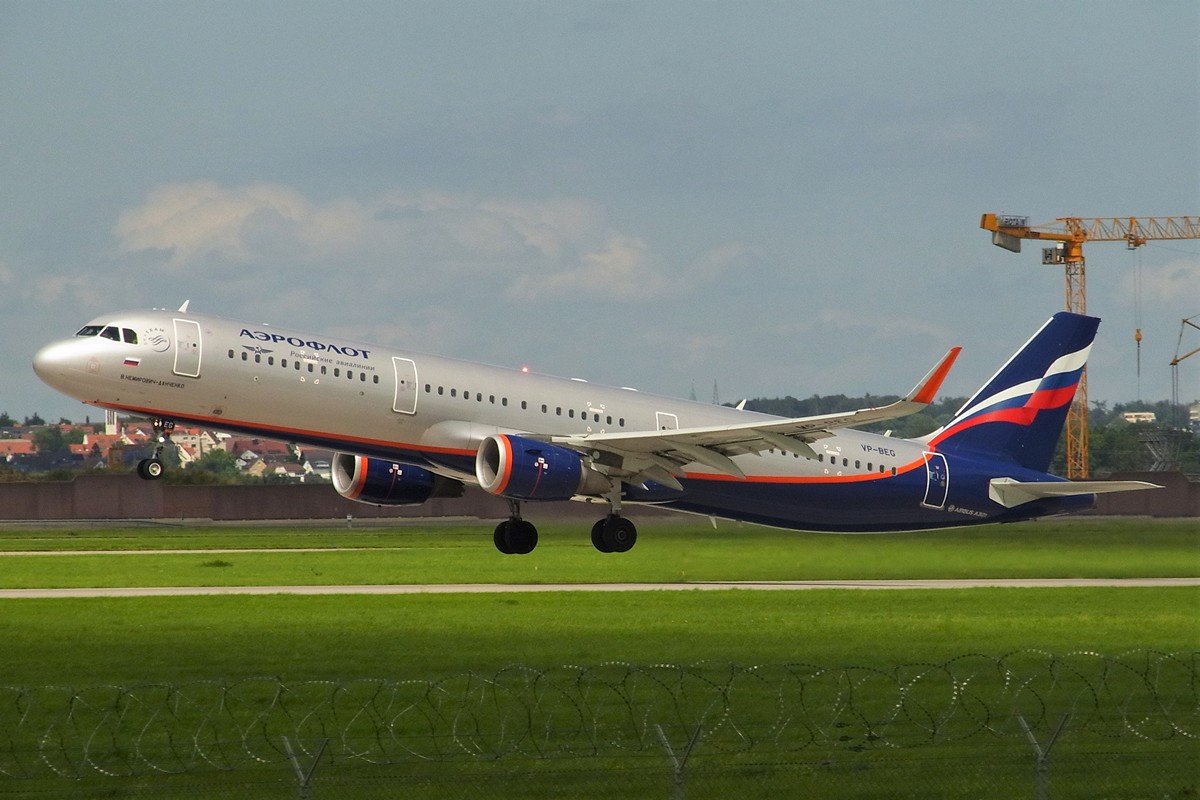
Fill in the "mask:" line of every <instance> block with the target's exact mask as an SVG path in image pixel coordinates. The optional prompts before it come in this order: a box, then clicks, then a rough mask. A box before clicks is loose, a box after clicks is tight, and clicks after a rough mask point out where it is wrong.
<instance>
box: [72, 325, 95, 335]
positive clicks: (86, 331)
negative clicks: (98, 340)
mask: <svg viewBox="0 0 1200 800" xmlns="http://www.w3.org/2000/svg"><path fill="white" fill-rule="evenodd" d="M100 328H101V326H100V325H84V326H83V327H82V328H80V329H79V333H77V334H75V335H76V336H96V335H98V334H99V333H100Z"/></svg>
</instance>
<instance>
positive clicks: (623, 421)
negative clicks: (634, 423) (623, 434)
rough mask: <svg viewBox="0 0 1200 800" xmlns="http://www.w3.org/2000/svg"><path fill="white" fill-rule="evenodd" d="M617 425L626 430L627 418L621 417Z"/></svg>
mask: <svg viewBox="0 0 1200 800" xmlns="http://www.w3.org/2000/svg"><path fill="white" fill-rule="evenodd" d="M617 424H618V425H620V426H621V427H622V428H624V427H625V418H624V417H621V418H620V419H619V420H617Z"/></svg>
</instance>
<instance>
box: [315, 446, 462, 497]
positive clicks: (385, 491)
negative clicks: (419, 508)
mask: <svg viewBox="0 0 1200 800" xmlns="http://www.w3.org/2000/svg"><path fill="white" fill-rule="evenodd" d="M333 488H335V489H337V492H338V494H340V495H341V496H342V497H346V498H349V499H350V500H355V501H357V502H359V503H369V504H371V505H375V506H416V505H420V504H421V503H424V502H425V501H426V500H428V499H429V498H431V497H461V496H462V493H463V485H462V483H460V482H459V481H456V480H454V479H452V478H444V477H442V476H441V475H435V474H434V473H432V472H430V471H429V470H427V469H422V468H421V467H414V466H413V465H411V464H401V463H399V462H397V461H391V460H389V459H386V458H369V457H367V456H356V455H352V454H350V453H337V454H336V455H334V457H333Z"/></svg>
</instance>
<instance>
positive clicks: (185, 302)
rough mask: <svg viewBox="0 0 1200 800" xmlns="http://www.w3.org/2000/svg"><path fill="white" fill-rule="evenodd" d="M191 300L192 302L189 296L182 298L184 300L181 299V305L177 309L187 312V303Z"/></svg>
mask: <svg viewBox="0 0 1200 800" xmlns="http://www.w3.org/2000/svg"><path fill="white" fill-rule="evenodd" d="M191 302H192V301H191V299H190V298H189V299H187V300H184V301H183V305H181V306H180V307H179V310H180V311H181V312H183V313H184V314H186V313H187V310H188V304H189V303H191Z"/></svg>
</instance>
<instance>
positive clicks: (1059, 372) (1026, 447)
mask: <svg viewBox="0 0 1200 800" xmlns="http://www.w3.org/2000/svg"><path fill="white" fill-rule="evenodd" d="M1099 325H1100V320H1099V319H1097V318H1096V317H1086V316H1083V315H1081V314H1071V313H1068V312H1065V311H1062V312H1059V313H1057V314H1055V315H1054V316H1053V317H1051V318H1050V320H1049V321H1048V322H1047V323H1046V324H1045V325H1043V326H1042V327H1041V329H1040V330H1038V332H1037V333H1035V334H1034V335H1033V337H1032V338H1031V339H1030V340H1029V341H1028V342H1026V343H1025V345H1024V346H1023V347H1022V348H1021V349H1020V350H1018V351H1017V353H1016V354H1015V355H1014V356H1013V357H1012V358H1010V359H1009V360H1008V363H1007V364H1005V365H1004V366H1003V367H1001V368H1000V371H999V372H997V373H996V374H995V375H994V376H992V378H991V380H989V381H988V382H987V383H986V384H985V385H984V386H983V388H982V389H980V390H979V391H978V392H976V393H975V394H974V396H972V397H971V399H970V400H968V401H967V402H966V403H965V404H964V405H963V407H962V408H960V409H959V410H958V413H957V414H955V416H954V419H953V420H952V421H951V422H950V424H948V425H946V426H945V427H943V428H941V429H940V430H938V431H935V432H934V433H932V434H930V436H929V437H927V441H928V443H929V444H930V445H931V446H933V447H936V448H937V449H938V450H941V451H946V452H953V451H955V450H971V451H976V452H980V453H985V454H988V455H992V456H996V457H999V458H1005V459H1009V460H1012V461H1015V462H1016V463H1018V464H1020V465H1021V466H1023V467H1027V468H1029V469H1034V470H1038V471H1040V472H1045V471H1046V470H1047V469H1048V468H1049V466H1050V459H1051V458H1052V457H1053V456H1054V448H1055V447H1056V446H1057V444H1058V437H1059V435H1060V434H1061V433H1062V427H1063V423H1064V421H1065V420H1066V417H1067V411H1068V409H1069V408H1070V406H1071V401H1072V400H1073V399H1074V398H1075V392H1076V390H1077V389H1078V388H1079V381H1080V380H1081V379H1082V376H1083V368H1084V365H1085V364H1086V363H1087V358H1088V354H1089V353H1090V352H1091V349H1092V342H1093V340H1094V339H1095V338H1096V330H1097V328H1098V327H1099Z"/></svg>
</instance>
